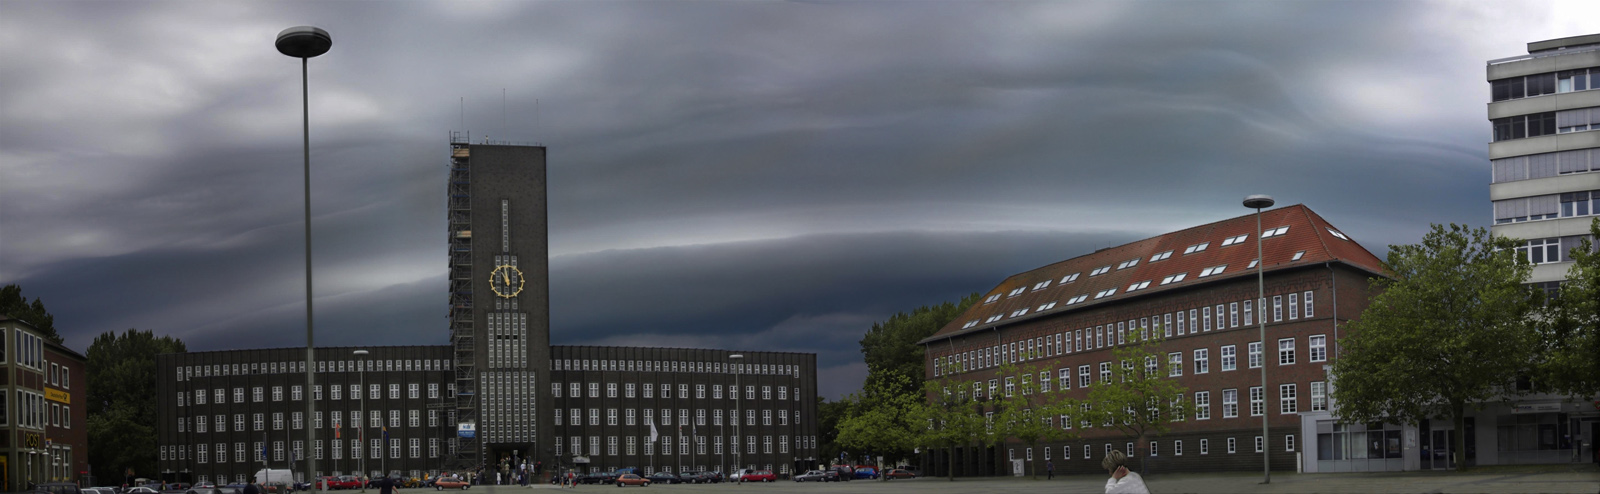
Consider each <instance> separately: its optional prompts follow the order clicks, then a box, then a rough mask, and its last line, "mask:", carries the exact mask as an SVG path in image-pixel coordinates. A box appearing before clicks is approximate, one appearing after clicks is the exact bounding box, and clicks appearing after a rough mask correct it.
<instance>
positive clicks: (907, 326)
mask: <svg viewBox="0 0 1600 494" xmlns="http://www.w3.org/2000/svg"><path fill="white" fill-rule="evenodd" d="M978 297H979V295H978V294H977V293H973V294H971V295H967V296H965V297H962V298H961V300H960V301H959V302H953V303H952V302H945V303H942V304H939V305H935V306H932V307H929V306H922V307H918V308H917V309H916V310H913V311H911V313H910V314H906V313H904V312H900V313H896V314H895V315H892V316H889V319H888V320H886V321H883V322H877V323H873V324H872V328H871V329H869V330H867V334H866V335H865V336H863V337H862V338H861V354H862V356H863V357H864V358H865V360H866V362H867V380H866V382H865V383H864V384H863V385H862V388H863V389H872V390H878V391H880V392H888V393H893V394H896V395H920V394H921V393H922V382H923V375H924V372H926V370H925V366H926V365H927V364H926V361H925V360H924V359H923V350H924V349H923V347H922V345H918V344H917V342H918V341H922V340H923V339H924V338H927V337H929V336H933V334H934V333H936V332H938V331H939V329H940V328H943V327H945V326H946V325H948V324H950V321H954V320H955V319H956V317H959V316H960V315H961V313H963V312H966V311H967V308H968V307H971V306H972V304H973V303H975V302H977V301H978ZM901 377H909V378H910V379H909V380H906V379H901Z"/></svg>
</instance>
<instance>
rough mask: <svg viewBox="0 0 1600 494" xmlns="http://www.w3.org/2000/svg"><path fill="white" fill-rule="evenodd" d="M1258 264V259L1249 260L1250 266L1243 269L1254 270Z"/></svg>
mask: <svg viewBox="0 0 1600 494" xmlns="http://www.w3.org/2000/svg"><path fill="white" fill-rule="evenodd" d="M1260 263H1261V260H1260V259H1251V260H1250V265H1249V266H1245V267H1244V268H1245V269H1255V268H1256V265H1257V264H1260Z"/></svg>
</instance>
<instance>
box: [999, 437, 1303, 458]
mask: <svg viewBox="0 0 1600 494" xmlns="http://www.w3.org/2000/svg"><path fill="white" fill-rule="evenodd" d="M1199 442H1200V451H1199V453H1200V454H1202V455H1209V454H1211V440H1210V439H1200V440H1199ZM1255 444H1256V451H1255V452H1257V453H1260V452H1261V448H1262V447H1263V442H1262V440H1261V436H1256V443H1255ZM1123 446H1124V453H1123V454H1125V455H1128V456H1130V457H1131V456H1134V451H1133V443H1132V442H1129V443H1126V444H1124V445H1123ZM1041 449H1042V450H1043V451H1044V459H1045V461H1052V460H1054V458H1051V457H1050V453H1051V452H1052V451H1053V450H1054V448H1050V447H1045V448H1041ZM1112 449H1113V448H1112V446H1111V443H1105V452H1104V453H1101V456H1099V457H1096V456H1094V449H1093V447H1092V446H1090V445H1088V444H1085V445H1083V456H1081V457H1080V459H1083V460H1091V461H1100V458H1104V457H1105V455H1109V454H1111V451H1112ZM1283 450H1284V451H1285V452H1290V453H1292V452H1294V451H1295V439H1294V434H1288V435H1285V436H1284V438H1283ZM1227 451H1228V454H1234V453H1237V452H1238V441H1237V440H1235V438H1232V437H1230V438H1228V439H1227ZM1007 454H1008V455H1010V459H1012V460H1017V459H1022V458H1018V457H1017V450H1016V448H1011V449H1010V450H1009V451H1007ZM1025 454H1026V459H1027V460H1029V461H1032V460H1033V448H1025ZM1149 454H1150V456H1161V444H1160V441H1150V450H1149ZM1171 454H1172V456H1183V440H1182V439H1174V440H1173V441H1172V452H1171ZM1060 459H1061V460H1063V461H1066V460H1071V459H1072V446H1062V447H1061V458H1060Z"/></svg>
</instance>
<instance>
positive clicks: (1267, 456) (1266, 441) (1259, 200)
mask: <svg viewBox="0 0 1600 494" xmlns="http://www.w3.org/2000/svg"><path fill="white" fill-rule="evenodd" d="M1273 204H1274V202H1273V200H1272V196H1269V195H1266V194H1255V195H1251V196H1249V197H1246V198H1244V207H1247V208H1252V209H1255V210H1256V297H1257V298H1256V304H1257V305H1260V306H1261V307H1258V308H1256V312H1257V314H1259V315H1260V316H1261V317H1259V318H1257V319H1259V320H1258V321H1257V322H1258V323H1259V324H1260V328H1261V343H1260V345H1261V407H1262V410H1261V483H1263V484H1270V483H1272V454H1271V453H1272V441H1271V436H1269V435H1267V415H1269V414H1268V413H1267V410H1266V406H1267V307H1266V303H1267V278H1266V274H1265V270H1266V268H1267V261H1266V260H1265V259H1262V258H1261V208H1270V207H1272V205H1273ZM1219 307H1220V306H1219ZM1251 401H1252V402H1253V401H1254V400H1251ZM1251 406H1254V404H1253V403H1252V405H1251Z"/></svg>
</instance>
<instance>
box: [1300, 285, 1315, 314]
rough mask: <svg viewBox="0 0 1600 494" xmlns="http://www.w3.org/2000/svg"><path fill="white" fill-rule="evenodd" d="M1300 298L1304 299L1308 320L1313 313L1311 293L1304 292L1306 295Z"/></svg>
mask: <svg viewBox="0 0 1600 494" xmlns="http://www.w3.org/2000/svg"><path fill="white" fill-rule="evenodd" d="M1302 298H1304V299H1305V300H1304V302H1305V304H1306V318H1307V319H1310V318H1311V316H1312V312H1313V311H1312V310H1311V292H1309V291H1308V292H1306V293H1305V294H1304V297H1302Z"/></svg>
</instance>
